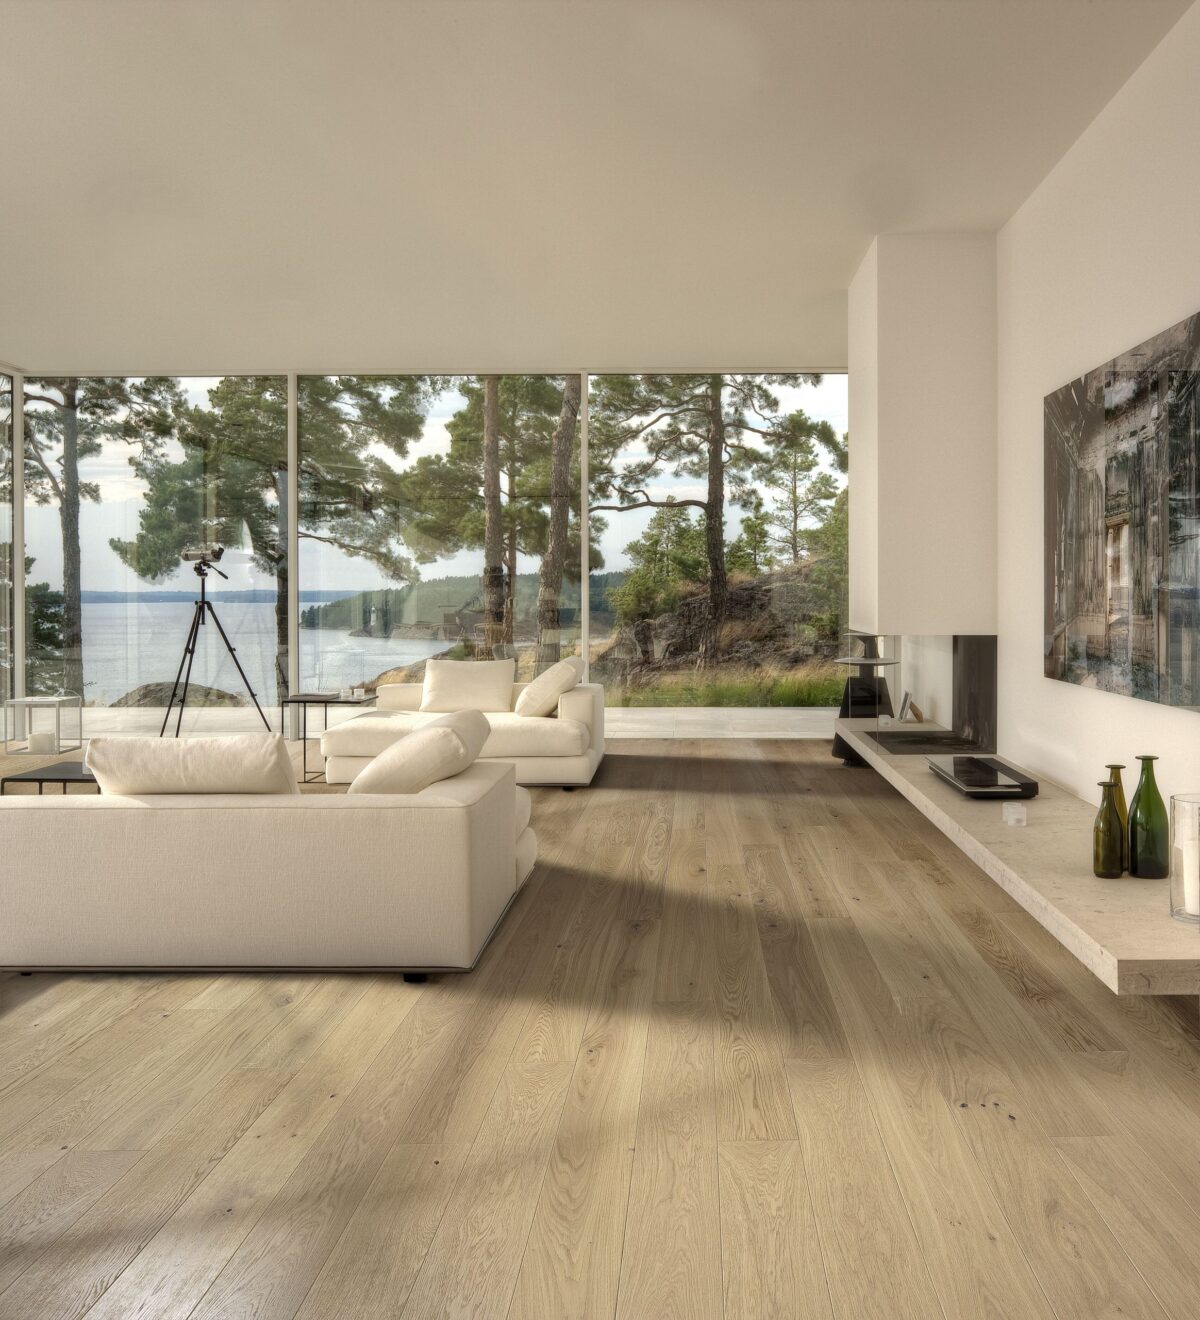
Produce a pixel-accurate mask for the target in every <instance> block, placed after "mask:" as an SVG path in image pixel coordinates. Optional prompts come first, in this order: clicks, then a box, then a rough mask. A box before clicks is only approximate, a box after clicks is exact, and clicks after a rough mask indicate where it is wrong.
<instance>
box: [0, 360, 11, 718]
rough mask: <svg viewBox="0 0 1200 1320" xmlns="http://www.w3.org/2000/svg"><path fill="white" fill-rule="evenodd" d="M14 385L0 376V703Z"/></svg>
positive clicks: (7, 648)
mask: <svg viewBox="0 0 1200 1320" xmlns="http://www.w3.org/2000/svg"><path fill="white" fill-rule="evenodd" d="M12 407H13V383H12V377H11V376H7V375H4V374H2V373H0V700H3V699H4V698H5V697H10V696H11V695H12V692H13V517H12V514H13V507H12V498H13V479H12V474H13V461H12V459H13V430H12Z"/></svg>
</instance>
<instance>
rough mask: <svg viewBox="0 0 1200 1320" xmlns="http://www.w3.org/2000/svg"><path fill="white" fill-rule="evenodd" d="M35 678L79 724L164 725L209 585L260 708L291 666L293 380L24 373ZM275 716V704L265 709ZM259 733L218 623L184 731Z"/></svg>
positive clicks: (208, 632) (195, 675)
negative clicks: (60, 696)
mask: <svg viewBox="0 0 1200 1320" xmlns="http://www.w3.org/2000/svg"><path fill="white" fill-rule="evenodd" d="M24 420H25V455H24V459H25V461H24V513H25V555H26V620H25V623H26V638H27V641H26V654H27V680H26V687H27V690H28V691H29V692H31V693H52V692H60V691H63V692H71V693H78V694H80V695H81V696H82V698H83V702H84V730H85V732H86V733H97V732H103V731H106V730H110V729H120V730H125V731H128V730H135V729H136V730H144V731H147V732H157V730H158V727H159V724H160V722H161V720H162V716H163V711H164V708H165V706H166V703H167V700H168V697H169V693H170V691H171V687H172V683H173V681H174V679H175V678H176V675H177V673H178V670H179V665H180V661H181V658H182V655H183V650H184V644H185V641H186V639H187V635H188V629H189V624H190V622H191V619H192V615H193V601H194V600H195V598H196V596H197V594H198V589H199V585H200V583H199V578H198V576H197V574H196V572H195V564H194V562H191V561H188V560H185V558H184V554H185V552H188V551H194V550H201V549H208V550H209V551H214V552H215V551H216V550H217V549H218V548H220V549H221V550H222V551H223V553H222V557H221V559H220V562H219V565H218V567H219V570H220V573H221V574H224V575H225V576H223V577H222V576H219V575H218V573H217V572H216V571H215V570H214V571H213V572H212V573H211V574H210V575H209V576H208V579H207V587H208V592H209V598H210V599H211V600H212V601H213V602H214V604H215V606H216V609H217V610H218V612H219V615H220V618H221V622H222V624H223V625H224V627H225V629H226V631H227V633H228V634H229V638H230V641H231V643H232V644H233V645H234V646H235V647H236V651H237V659H238V660H239V661H240V662H241V664H242V666H243V668H244V669H245V671H246V676H247V678H248V679H249V684H250V687H251V689H252V690H253V692H254V693H255V695H256V696H257V698H258V700H259V701H260V702H261V703H262V704H263V705H264V706H269V705H270V704H272V703H274V702H275V701H277V699H278V697H279V695H280V693H281V691H283V690H284V689H285V685H286V675H287V645H288V620H287V572H288V563H287V554H286V538H285V536H284V534H283V528H282V522H281V520H282V518H283V515H284V512H285V509H286V500H287V492H286V480H287V379H286V377H282V376H270V377H264V376H225V377H217V378H200V377H149V376H146V377H108V376H105V377H101V376H74V377H32V376H31V377H27V378H26V380H25V412H24ZM268 713H269V712H268ZM254 727H258V728H261V727H262V726H261V723H260V721H259V719H258V716H257V715H256V714H255V712H254V710H253V706H252V699H251V696H250V693H249V692H248V691H247V688H246V685H245V684H243V682H242V679H241V677H240V676H239V675H238V673H237V669H236V666H235V664H234V661H233V659H232V657H231V656H230V654H229V652H228V650H227V649H226V647H225V646H224V645H223V644H222V642H221V639H220V637H219V635H218V634H217V630H216V629H215V628H214V627H213V626H212V625H211V624H206V625H205V627H204V628H203V629H201V631H200V633H199V642H198V645H197V647H196V650H195V659H194V664H193V667H192V673H191V689H190V691H189V694H188V711H187V713H186V715H185V718H184V723H183V728H184V729H185V730H196V729H210V730H222V729H237V728H254Z"/></svg>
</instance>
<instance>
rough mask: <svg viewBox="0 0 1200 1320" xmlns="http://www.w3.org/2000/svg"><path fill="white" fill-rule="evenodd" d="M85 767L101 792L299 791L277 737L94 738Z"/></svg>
mask: <svg viewBox="0 0 1200 1320" xmlns="http://www.w3.org/2000/svg"><path fill="white" fill-rule="evenodd" d="M83 759H84V764H85V765H86V766H87V767H88V769H89V770H90V771H91V772H92V774H93V775H95V777H96V783H97V785H98V786H99V788H100V792H101V793H111V794H117V795H119V796H133V795H137V796H148V795H153V794H156V793H205V794H207V793H288V794H291V793H299V792H300V789H299V787H298V785H297V784H296V772H295V770H294V769H293V767H292V760H291V757H290V756H289V755H288V750H287V744H286V743H285V742H284V740H283V738H282V737H281V736H280V735H279V734H277V733H239V734H236V735H233V736H231V737H228V738H93V739H91V741H90V742H89V743H88V749H87V755H86V756H85V757H84V758H83Z"/></svg>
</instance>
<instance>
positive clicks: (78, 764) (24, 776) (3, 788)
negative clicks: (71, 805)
mask: <svg viewBox="0 0 1200 1320" xmlns="http://www.w3.org/2000/svg"><path fill="white" fill-rule="evenodd" d="M9 784H36V785H37V786H38V797H41V796H42V792H43V790H44V789H45V786H46V785H47V784H61V785H62V791H63V793H64V794H65V793H66V791H67V785H68V784H91V785H92V787H93V788H94V789H95V790H96V792H97V793H99V792H100V785H99V784H97V783H96V779H95V776H94V775H93V774H92V772H91V771H90V770H89V769H88V768H87V766H86V765H84V763H83V762H82V761H56V762H55V764H54V765H44V766H42V768H41V769H40V770H22V771H20V772H19V773H18V774H15V775H5V776H4V778H3V779H0V797H3V795H4V794H5V792H7V790H8V786H9Z"/></svg>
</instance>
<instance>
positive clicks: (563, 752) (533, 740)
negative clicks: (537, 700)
mask: <svg viewBox="0 0 1200 1320" xmlns="http://www.w3.org/2000/svg"><path fill="white" fill-rule="evenodd" d="M487 722H488V724H489V725H491V730H492V731H491V734H490V735H489V736H488V740H487V742H486V743H484V745H483V755H484V756H489V757H490V756H578V755H579V754H580V753H581V752H583V751H585V750H586V748H587V745H588V730H587V725H585V724H580V723H579V721H578V720H557V719H555V720H551V719H544V718H540V719H539V718H535V717H534V716H532V715H518V714H516V713H515V712H513V711H498V712H489V713H488V716H487Z"/></svg>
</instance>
